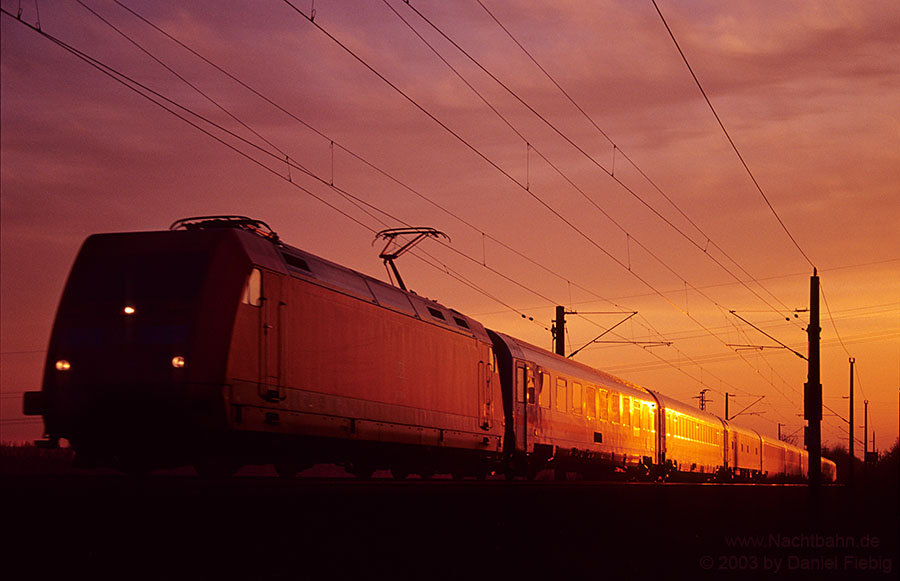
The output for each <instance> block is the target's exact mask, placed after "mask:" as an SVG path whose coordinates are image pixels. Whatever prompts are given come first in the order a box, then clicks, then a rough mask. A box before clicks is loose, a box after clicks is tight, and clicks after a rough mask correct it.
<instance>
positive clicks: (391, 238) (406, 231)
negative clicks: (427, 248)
mask: <svg viewBox="0 0 900 581" xmlns="http://www.w3.org/2000/svg"><path fill="white" fill-rule="evenodd" d="M399 236H413V238H412V239H410V240H408V241H406V243H404V244H402V245H401V243H400V242H397V240H396V238H397V237H399ZM438 236H440V237H442V238H446V239H447V242H449V241H450V237H449V236H447V235H446V234H444V233H443V232H441V231H440V230H435V229H434V228H423V227H418V228H391V229H389V230H382V231H381V232H379V233H378V234H376V235H375V241H377V240H378V239H380V238H383V239H384V240H386V241H387V243H386V244H385V245H384V249H383V250H382V251H381V254H379V255H378V258H380V259H382V260H383V261H384V266H385V268H387V266H388V265H390V266H391V270H392V271H393V272H394V276H396V277H397V286H399V287H400V288H401V289H403V290H408V289H407V288H406V285H405V284H403V279H402V278H400V271H399V270H397V265H396V264H394V259H396V258H397V257H399V256H400V255H401V254H403V253H404V252H406V251H407V250H409V249H410V248H412V247H413V246H415V245H416V244H418V243H419V242H421V241H422V239H423V238H437V237H438ZM375 241H373V242H372V244H373V245H374V244H375ZM391 245H394V248H395V249H396V250H393V251H390V252H389V251H388V249H389V248H390V247H391ZM391 270H389V271H388V277H390V275H391Z"/></svg>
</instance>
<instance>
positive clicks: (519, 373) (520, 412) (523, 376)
mask: <svg viewBox="0 0 900 581" xmlns="http://www.w3.org/2000/svg"><path fill="white" fill-rule="evenodd" d="M532 373H533V372H531V370H529V369H528V367H527V366H526V365H525V363H522V362H518V363H516V401H515V404H514V406H513V409H514V411H515V418H514V420H513V421H514V422H515V429H516V452H527V451H528V423H527V418H526V411H527V409H528V405H527V400H528V398H529V397H532V398H533V397H534V376H533V375H532ZM529 382H530V383H531V389H529Z"/></svg>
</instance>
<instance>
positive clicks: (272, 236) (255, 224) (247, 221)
mask: <svg viewBox="0 0 900 581" xmlns="http://www.w3.org/2000/svg"><path fill="white" fill-rule="evenodd" d="M216 228H234V229H237V230H244V231H246V232H251V233H253V234H256V235H257V236H261V237H263V238H265V239H266V240H269V241H271V242H278V234H276V233H275V231H274V230H272V228H270V227H269V225H268V224H266V223H265V222H263V221H262V220H254V219H253V218H248V217H247V216H194V217H192V218H182V219H181V220H176V221H174V222H173V223H172V225H171V226H169V230H213V229H216Z"/></svg>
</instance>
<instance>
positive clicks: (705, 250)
mask: <svg viewBox="0 0 900 581" xmlns="http://www.w3.org/2000/svg"><path fill="white" fill-rule="evenodd" d="M382 1H383V2H384V3H385V4H386V5H387V6H388V7H389V8H391V10H392V11H393V12H394V13H395V14H397V16H398V17H399V18H400V19H401V20H402V21H403V22H404V23H405V24H406V25H407V26H408V27H409V28H410V29H411V30H413V32H414V33H415V34H416V35H417V36H418V37H419V38H420V39H421V40H422V41H423V42H425V44H426V45H428V46H429V48H431V50H432V51H433V52H435V54H437V55H438V57H439V58H440V59H441V60H442V61H443V62H444V63H445V64H447V66H448V67H450V68H451V69H452V70H453V71H454V72H455V73H456V74H457V75H458V76H459V77H460V78H461V79H462V75H460V74H459V73H458V72H457V71H456V69H454V68H453V67H452V66H451V65H450V64H449V63H448V62H447V61H446V59H444V58H443V57H442V56H441V55H440V54H439V53H438V51H437V50H436V49H435V48H434V47H433V46H432V45H431V44H430V43H429V42H428V41H427V40H425V39H424V38H423V37H422V36H421V35H420V34H419V33H418V32H417V31H415V29H414V28H413V27H412V26H411V25H410V24H409V23H408V21H406V19H404V18H403V17H402V16H400V14H399V13H398V12H397V11H396V10H394V8H393V7H392V6H391V5H390V4H389V3H388V0H382ZM478 4H479V5H480V6H481V7H482V8H483V9H484V10H485V12H486V13H487V14H488V15H489V16H490V17H491V19H492V20H493V21H494V22H496V23H497V25H498V26H499V27H500V28H501V30H503V31H504V32H505V33H506V34H507V36H509V37H510V39H511V40H512V41H513V42H514V43H515V44H516V45H517V46H518V47H519V48H520V49H521V50H522V51H523V52H524V53H525V55H526V56H528V58H529V59H530V60H531V61H532V62H533V63H534V64H535V65H536V66H537V67H538V69H539V70H540V71H541V72H542V73H543V74H544V75H545V76H546V77H547V78H548V79H549V80H550V81H551V83H552V84H553V85H554V86H556V87H557V89H559V91H560V92H561V93H562V94H563V95H564V96H565V97H566V99H567V100H568V101H569V102H570V103H572V105H573V106H575V108H576V109H577V110H578V111H579V112H580V113H581V114H582V115H583V116H584V117H585V118H586V119H587V120H588V121H589V122H590V124H591V125H592V126H593V127H594V128H595V129H597V131H598V132H599V133H600V134H601V135H602V136H603V137H604V138H606V140H607V141H609V143H610V144H611V145H612V146H613V152H614V153H615V152H616V151H618V152H619V153H620V154H621V155H622V156H623V157H625V159H626V160H627V161H628V162H629V163H630V164H631V165H632V167H634V168H635V169H636V170H637V171H638V172H639V174H640V175H641V176H642V177H643V178H644V179H645V180H646V181H647V182H648V183H649V184H650V185H651V186H652V187H653V188H654V189H655V190H656V191H658V192H659V193H660V194H661V195H662V196H663V198H665V199H666V201H668V202H669V204H671V205H672V206H673V207H674V208H675V209H676V210H677V211H678V212H679V213H680V214H681V215H682V216H683V217H684V218H685V219H686V220H687V221H688V223H690V224H691V226H693V227H694V228H695V229H696V230H697V231H698V232H699V233H700V234H701V235H702V236H703V237H704V238H705V239H706V243H705V245H701V244H699V243H698V242H697V241H695V240H694V239H693V238H692V237H691V236H689V235H688V234H687V233H686V232H684V231H683V230H682V229H681V228H679V227H678V226H676V225H675V224H674V223H673V222H672V221H671V220H669V219H668V218H666V217H665V216H663V215H662V213H661V212H660V211H658V210H657V209H656V208H655V207H653V206H652V205H651V204H650V203H649V202H648V201H647V200H645V199H644V198H643V197H642V196H640V195H639V194H638V193H637V192H636V191H635V190H634V189H633V188H631V187H629V186H628V185H627V184H625V183H624V182H623V181H622V180H621V179H620V178H617V177H616V176H615V172H614V171H612V170H611V169H607V168H606V167H605V166H603V164H601V163H600V162H599V161H597V160H596V159H595V158H594V157H593V156H591V155H590V154H589V153H587V152H586V151H584V149H583V148H581V147H580V146H578V145H577V144H576V143H575V142H574V141H573V140H572V139H571V138H570V137H569V136H568V135H566V134H565V133H563V132H562V131H561V130H560V129H559V128H558V127H556V125H554V124H553V123H551V122H550V121H549V120H548V119H547V118H546V116H544V115H542V114H541V113H540V112H539V111H537V109H536V108H535V107H534V106H532V105H531V104H530V103H528V102H526V101H525V100H524V99H523V98H522V97H521V96H520V95H519V94H518V93H517V92H516V91H514V90H513V89H511V88H510V87H509V86H508V85H507V84H506V83H504V82H503V81H501V80H500V79H499V78H498V77H497V76H496V75H495V74H494V73H493V72H491V71H490V70H488V69H487V68H486V67H485V66H484V65H482V64H481V63H480V62H479V61H478V60H477V59H476V58H475V57H473V56H472V55H471V54H470V53H469V52H468V51H466V50H465V49H464V48H463V47H462V46H460V45H459V44H458V43H457V42H456V41H455V40H454V39H453V38H451V37H450V36H449V35H448V34H447V33H446V32H444V31H443V30H442V29H441V28H440V27H438V26H437V25H436V24H434V23H433V22H432V21H431V20H430V19H429V18H428V17H426V16H425V15H424V14H423V13H422V12H421V11H420V10H419V9H417V8H416V7H415V6H413V5H412V4H409V3H407V5H408V6H409V8H410V9H411V10H412V11H413V12H414V13H415V14H416V15H418V16H419V18H421V19H422V20H423V21H424V22H425V23H426V24H428V25H429V26H430V27H431V28H432V29H433V30H435V31H436V32H437V33H438V34H440V35H441V36H442V37H443V38H445V39H446V40H447V41H448V42H449V43H450V44H452V45H453V46H454V47H455V48H456V49H457V50H458V51H460V53H461V54H463V55H464V56H465V57H466V58H467V59H469V60H470V61H471V62H472V63H473V64H475V66H477V67H478V68H479V69H480V70H481V71H483V72H484V73H485V74H486V75H488V77H490V78H491V79H492V80H493V81H494V82H496V83H497V84H498V85H499V86H500V87H502V88H503V89H504V90H505V91H506V92H507V93H508V94H509V95H511V96H512V97H513V98H514V99H516V100H517V101H518V102H519V103H521V104H522V105H523V106H524V107H526V108H527V109H528V110H529V111H531V112H532V113H533V114H534V115H535V116H536V117H537V118H538V119H540V120H541V121H542V122H543V123H544V124H545V125H547V126H548V127H550V128H551V129H552V130H553V131H554V132H555V133H556V134H557V135H559V136H560V137H562V138H563V139H564V140H565V141H566V142H567V143H569V144H570V145H571V146H572V147H573V148H574V149H575V150H576V151H578V152H579V153H580V154H581V155H582V156H584V157H585V158H586V159H588V160H589V161H590V162H591V163H592V164H594V165H595V166H596V167H598V168H599V169H601V170H602V171H603V172H605V173H606V174H607V175H608V176H609V177H610V178H611V179H612V180H613V181H615V182H616V184H618V185H619V186H620V187H621V188H622V189H624V190H625V191H626V192H628V193H629V194H630V195H631V196H632V197H634V198H635V199H637V200H638V201H639V202H640V203H641V204H642V205H644V206H645V207H646V208H647V209H649V210H650V211H651V212H652V213H653V214H654V215H655V216H657V217H658V218H659V219H660V220H662V221H663V222H664V223H665V224H666V225H667V226H668V227H670V228H672V229H673V230H675V231H676V232H677V233H678V234H680V235H681V236H682V237H683V238H684V239H685V240H687V241H688V242H689V243H690V244H691V245H692V246H694V247H695V248H697V249H698V250H700V251H701V252H703V253H704V254H705V255H706V256H707V257H708V258H709V259H710V260H712V261H713V262H714V263H715V264H716V265H717V266H719V267H720V268H721V269H722V270H724V271H725V272H726V273H727V274H729V276H731V277H732V278H734V279H735V280H736V281H737V282H738V283H740V284H741V285H743V286H744V287H745V288H746V289H747V290H749V291H750V292H751V293H752V294H753V295H754V296H756V297H757V298H758V299H760V300H761V301H763V302H764V303H766V304H769V303H768V302H767V301H766V300H765V299H764V298H763V297H761V296H760V295H759V294H758V293H757V292H756V291H755V290H754V289H752V288H751V287H750V286H749V285H748V284H747V283H746V282H745V281H743V280H741V278H740V277H738V276H737V275H736V274H734V273H733V272H731V270H730V269H728V267H726V266H725V265H724V264H722V263H721V262H720V261H719V260H718V259H716V258H715V257H714V256H712V255H711V254H709V252H708V250H709V249H708V246H709V245H710V244H712V245H713V246H714V247H715V248H716V249H717V250H718V251H719V252H721V253H722V254H723V256H725V257H726V258H727V259H728V260H730V261H731V262H732V263H733V264H735V265H736V266H737V267H738V268H739V269H740V270H741V271H742V272H743V273H744V274H745V275H747V276H748V277H749V278H750V279H751V280H752V281H753V282H756V283H757V284H758V285H759V286H760V287H761V288H763V289H764V290H766V292H768V293H769V294H770V295H771V296H772V297H773V298H774V299H775V300H776V301H778V302H779V303H781V306H782V307H783V308H784V309H788V307H787V306H786V305H785V304H784V303H783V302H782V301H781V300H780V299H778V297H776V296H775V295H774V294H773V293H772V292H771V291H769V290H768V289H766V288H765V287H764V286H763V285H762V284H761V283H760V282H759V281H758V280H757V279H756V278H755V277H753V276H752V275H751V274H750V273H749V272H747V270H746V269H744V268H743V267H742V266H741V265H740V264H739V263H737V261H735V260H734V259H733V258H732V257H731V256H729V255H728V254H727V253H726V252H725V251H724V250H723V249H722V248H721V247H720V246H719V245H718V244H716V243H715V242H714V241H713V240H712V239H711V238H710V237H709V236H708V235H707V234H706V233H705V232H703V230H702V229H701V228H700V227H699V226H698V225H697V224H696V223H695V222H694V221H693V220H691V218H690V217H689V216H687V214H685V213H684V212H683V211H682V210H681V208H679V207H678V205H677V204H675V203H674V201H673V200H672V199H671V197H669V196H668V195H667V194H666V193H665V192H664V191H663V190H662V189H661V188H660V187H659V186H658V185H657V184H656V183H654V182H653V180H651V179H650V177H649V176H648V175H647V174H646V173H645V172H644V171H643V170H642V169H641V168H639V167H638V166H637V164H636V163H634V161H632V160H631V158H629V157H628V156H627V155H625V153H624V152H622V151H621V148H619V147H618V146H617V144H616V143H615V142H613V140H612V139H611V138H610V137H609V135H607V134H606V132H604V131H603V130H602V129H601V128H600V126H599V125H598V124H597V123H596V122H595V121H594V120H593V118H592V117H591V116H590V115H588V114H587V112H586V111H585V110H584V109H583V108H582V107H581V106H580V105H579V104H578V103H577V102H576V101H575V100H574V99H573V98H572V97H571V95H569V93H568V92H567V91H566V90H565V89H564V88H563V87H562V86H561V85H560V84H559V83H558V82H557V81H556V79H554V78H553V76H552V75H550V73H549V72H548V71H547V70H546V68H545V67H543V66H542V65H541V64H540V63H539V62H538V61H537V59H536V58H535V57H534V56H533V55H532V54H531V53H530V52H529V51H528V50H527V49H526V48H525V47H524V46H523V45H522V44H521V43H520V42H519V41H518V39H516V37H515V36H513V34H512V33H511V32H510V31H509V29H508V28H507V27H505V26H504V25H503V24H502V23H501V22H500V20H499V19H498V18H497V17H496V16H495V15H494V14H493V13H492V12H491V11H490V10H488V9H487V7H486V6H485V5H484V4H483V3H482V2H481V1H480V0H479V1H478ZM463 82H465V83H466V85H467V86H469V87H470V88H471V89H472V90H473V91H475V89H474V88H473V87H472V85H471V84H470V83H468V81H466V80H465V79H463ZM476 93H477V91H476ZM479 97H481V95H480V94H479ZM482 100H485V99H484V98H483V97H482ZM489 106H490V105H489ZM490 108H491V110H492V111H494V112H495V113H496V114H498V115H499V112H497V111H496V109H495V108H494V107H493V106H490ZM501 118H502V116H501ZM503 121H504V122H505V123H507V125H510V123H509V122H508V121H507V120H506V119H505V118H503ZM516 133H517V135H520V136H521V134H520V133H519V132H518V131H517V130H516ZM522 139H523V140H524V139H525V138H524V137H522ZM538 155H540V156H541V157H542V158H543V159H544V161H546V162H547V163H548V164H550V165H551V167H553V169H554V170H556V171H557V172H559V169H558V167H557V166H556V165H555V164H553V163H552V162H550V160H549V159H547V158H546V156H544V155H543V154H541V153H539V152H538ZM613 159H615V157H613ZM559 173H561V172H559ZM564 177H565V176H564ZM566 179H567V180H568V178H566ZM568 181H569V182H570V184H571V185H572V186H573V187H575V188H576V190H578V191H579V193H581V194H582V196H584V197H585V198H586V199H588V201H589V202H590V203H591V204H592V205H594V206H595V207H596V208H597V209H598V210H600V211H601V212H602V213H603V214H604V216H606V217H607V218H608V219H610V220H611V221H612V222H613V223H614V224H615V225H616V226H617V227H618V228H620V229H621V230H622V231H623V232H624V233H625V234H626V236H629V237H630V234H629V233H628V232H627V231H626V230H625V229H624V228H622V227H621V226H620V225H619V224H618V223H617V222H616V221H615V220H613V219H612V218H611V217H610V216H609V215H608V214H607V213H606V212H605V211H603V210H602V209H601V208H600V207H599V206H597V204H596V202H595V201H594V200H593V199H591V198H590V197H589V196H587V194H586V193H584V192H583V191H581V189H580V188H578V187H577V186H575V185H574V184H573V183H571V180H568ZM629 262H630V261H629ZM769 307H770V308H771V309H772V310H773V311H778V309H776V308H775V307H774V306H772V305H770V304H769ZM788 310H789V309H788Z"/></svg>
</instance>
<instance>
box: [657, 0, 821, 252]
mask: <svg viewBox="0 0 900 581" xmlns="http://www.w3.org/2000/svg"><path fill="white" fill-rule="evenodd" d="M650 2H652V3H653V7H654V8H656V13H657V14H659V18H660V20H662V22H663V25H664V26H665V27H666V31H667V32H668V33H669V37H670V38H671V39H672V42H673V43H674V44H675V48H676V49H677V50H678V54H679V55H681V59H682V60H683V61H684V64H685V66H687V68H688V71H690V73H691V77H692V78H693V79H694V82H695V83H696V84H697V88H698V89H700V93H701V94H702V95H703V99H704V100H705V101H706V104H707V105H708V106H709V109H710V111H712V114H713V116H714V117H715V118H716V122H717V123H718V124H719V127H720V128H721V129H722V132H723V133H724V134H725V137H726V138H727V139H728V143H729V144H731V148H732V150H734V153H735V154H736V155H737V157H738V159H739V160H740V162H741V165H742V166H743V167H744V169H745V170H746V172H747V175H748V176H750V180H751V181H752V182H753V185H754V186H755V187H756V191H758V192H759V194H760V195H761V196H762V198H763V200H765V202H766V205H767V206H768V207H769V210H771V211H772V214H773V215H774V216H775V219H776V220H778V223H779V224H780V225H781V228H782V230H784V232H785V234H787V236H788V238H790V240H791V242H792V243H793V244H794V247H795V248H796V249H797V250H798V251H799V252H800V254H801V255H802V256H803V258H804V259H805V260H806V262H807V263H809V265H810V266H811V267H813V269H815V267H816V265H815V264H813V261H812V260H811V259H810V258H809V256H807V254H806V252H804V251H803V248H801V247H800V244H799V243H798V242H797V240H796V239H795V238H794V235H793V234H791V231H790V230H788V227H787V225H786V224H785V223H784V220H782V219H781V216H779V215H778V212H777V211H776V210H775V207H774V206H773V205H772V202H770V201H769V197H768V196H767V195H766V193H765V192H764V191H763V189H762V186H761V185H760V184H759V182H758V181H757V179H756V176H754V175H753V172H752V171H751V170H750V166H749V165H747V162H746V161H745V160H744V156H743V155H741V152H740V150H739V149H738V147H737V144H735V142H734V140H733V139H732V138H731V134H729V133H728V130H727V129H726V128H725V124H724V123H723V122H722V118H721V117H719V114H718V113H717V112H716V108H715V107H713V104H712V101H710V100H709V96H708V95H707V94H706V90H705V89H704V88H703V85H702V84H701V83H700V79H699V78H697V74H696V73H695V72H694V68H693V67H692V66H691V63H690V62H688V59H687V56H686V55H685V54H684V51H683V50H682V49H681V45H679V44H678V40H677V39H676V38H675V33H674V32H672V29H671V27H670V26H669V23H668V22H667V21H666V17H665V16H663V13H662V10H660V9H659V6H658V5H657V3H656V0H650Z"/></svg>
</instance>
